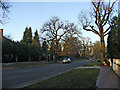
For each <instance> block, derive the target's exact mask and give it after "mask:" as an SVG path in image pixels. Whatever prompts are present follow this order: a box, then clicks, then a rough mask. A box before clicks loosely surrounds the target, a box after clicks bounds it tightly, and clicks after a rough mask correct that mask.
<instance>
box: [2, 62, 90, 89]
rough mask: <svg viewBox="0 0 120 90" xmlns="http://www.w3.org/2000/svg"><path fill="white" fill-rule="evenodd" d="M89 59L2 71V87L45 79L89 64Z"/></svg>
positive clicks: (11, 86)
mask: <svg viewBox="0 0 120 90" xmlns="http://www.w3.org/2000/svg"><path fill="white" fill-rule="evenodd" d="M89 62H90V61H88V60H80V61H74V62H72V63H70V64H53V65H44V66H36V67H27V68H19V69H11V70H3V72H2V85H3V87H2V88H21V87H24V86H26V85H30V84H32V83H36V82H38V81H40V80H44V79H47V78H50V77H53V76H55V75H58V74H60V73H63V72H66V71H69V70H72V69H74V68H77V67H79V66H82V65H85V64H88V63H89Z"/></svg>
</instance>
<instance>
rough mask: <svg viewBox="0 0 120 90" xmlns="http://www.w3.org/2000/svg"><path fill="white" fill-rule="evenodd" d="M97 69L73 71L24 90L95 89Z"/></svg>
mask: <svg viewBox="0 0 120 90" xmlns="http://www.w3.org/2000/svg"><path fill="white" fill-rule="evenodd" d="M98 73H99V69H94V68H92V69H90V68H87V69H75V70H71V71H69V72H66V73H63V74H60V75H57V76H55V77H52V78H49V79H46V80H43V81H40V82H38V83H35V84H32V85H29V86H27V87H24V88H23V89H26V88H96V80H97V76H98Z"/></svg>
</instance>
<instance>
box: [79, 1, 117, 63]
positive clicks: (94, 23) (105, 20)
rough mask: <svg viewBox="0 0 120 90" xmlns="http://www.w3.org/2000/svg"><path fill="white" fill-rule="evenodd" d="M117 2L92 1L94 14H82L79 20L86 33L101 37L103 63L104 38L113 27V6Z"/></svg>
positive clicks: (102, 59) (102, 58)
mask: <svg viewBox="0 0 120 90" xmlns="http://www.w3.org/2000/svg"><path fill="white" fill-rule="evenodd" d="M116 1H117V0H115V1H113V2H111V0H109V2H104V1H103V0H92V5H93V12H92V13H89V18H88V17H87V14H85V13H83V12H81V14H80V15H79V17H78V19H79V21H80V23H81V24H82V26H83V29H84V30H86V31H91V32H93V33H95V34H97V35H98V36H99V37H100V43H101V62H103V61H104V59H105V58H104V55H105V42H104V37H105V36H106V35H107V34H108V32H109V30H110V27H111V25H110V24H109V21H110V17H111V15H112V11H113V6H114V4H115V3H116Z"/></svg>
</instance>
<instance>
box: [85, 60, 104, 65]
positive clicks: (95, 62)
mask: <svg viewBox="0 0 120 90" xmlns="http://www.w3.org/2000/svg"><path fill="white" fill-rule="evenodd" d="M95 65H97V66H101V65H102V64H101V62H99V61H98V60H95V61H92V62H90V63H89V64H86V65H84V66H95Z"/></svg>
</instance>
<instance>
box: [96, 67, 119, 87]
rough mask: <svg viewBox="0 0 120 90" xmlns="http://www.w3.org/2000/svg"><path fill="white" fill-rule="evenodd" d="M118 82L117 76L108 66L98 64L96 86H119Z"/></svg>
mask: <svg viewBox="0 0 120 90" xmlns="http://www.w3.org/2000/svg"><path fill="white" fill-rule="evenodd" d="M118 85H120V82H119V78H118V76H117V75H116V74H115V73H114V72H113V71H112V69H111V67H109V66H100V72H99V75H98V78H97V82H96V87H97V88H119V86H118Z"/></svg>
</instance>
